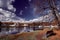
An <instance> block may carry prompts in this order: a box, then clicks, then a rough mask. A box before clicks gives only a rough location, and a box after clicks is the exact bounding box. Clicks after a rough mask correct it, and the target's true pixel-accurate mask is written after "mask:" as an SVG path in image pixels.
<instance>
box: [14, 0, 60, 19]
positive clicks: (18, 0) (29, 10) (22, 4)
mask: <svg viewBox="0 0 60 40" xmlns="http://www.w3.org/2000/svg"><path fill="white" fill-rule="evenodd" d="M35 1H36V0H35ZM39 1H43V0H38V1H36V2H37V4H36V5H35V6H41V5H38V4H39ZM58 1H59V0H58ZM41 3H42V2H41ZM45 3H46V4H47V2H45ZM45 3H44V5H45ZM42 5H43V3H42ZM59 5H60V4H59ZM13 6H14V7H15V8H16V12H15V14H16V15H17V16H19V17H21V18H24V19H26V20H30V19H33V18H36V16H41V15H43V14H38V15H37V14H36V15H35V14H34V12H33V4H32V0H31V1H29V0H15V2H13ZM46 6H48V5H46ZM41 7H42V6H41ZM38 8H39V7H38ZM47 10H49V9H47ZM44 12H45V11H44ZM46 13H47V12H46Z"/></svg>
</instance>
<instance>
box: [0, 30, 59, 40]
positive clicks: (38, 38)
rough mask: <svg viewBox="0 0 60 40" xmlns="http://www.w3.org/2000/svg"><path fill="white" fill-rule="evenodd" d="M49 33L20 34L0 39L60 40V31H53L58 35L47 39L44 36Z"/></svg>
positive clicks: (42, 31)
mask: <svg viewBox="0 0 60 40" xmlns="http://www.w3.org/2000/svg"><path fill="white" fill-rule="evenodd" d="M47 31H49V29H44V30H38V31H34V32H26V33H18V34H14V35H8V36H4V37H0V40H60V30H56V29H53V32H54V33H56V35H53V36H49V37H47V38H45V37H44V35H45V34H46V32H47Z"/></svg>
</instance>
